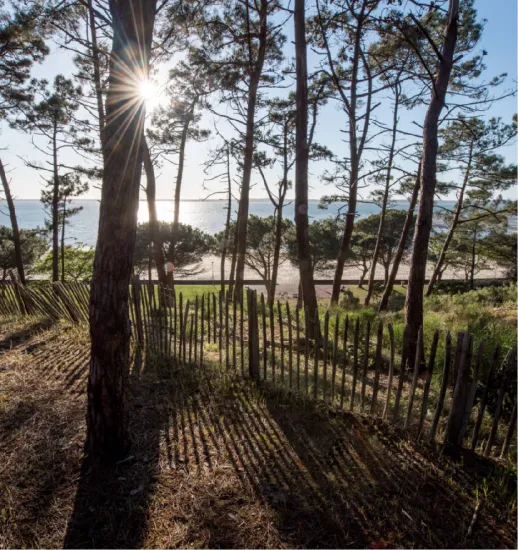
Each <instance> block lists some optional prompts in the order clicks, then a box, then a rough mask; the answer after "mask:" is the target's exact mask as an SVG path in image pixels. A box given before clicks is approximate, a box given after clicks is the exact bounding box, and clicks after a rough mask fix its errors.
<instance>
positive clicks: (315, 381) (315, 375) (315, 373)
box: [308, 309, 320, 399]
mask: <svg viewBox="0 0 518 550" xmlns="http://www.w3.org/2000/svg"><path fill="white" fill-rule="evenodd" d="M308 322H310V320H309V319H308ZM314 322H315V365H314V368H313V398H314V399H316V398H317V395H318V355H319V348H320V342H319V340H320V338H319V334H320V317H319V316H318V309H317V310H316V311H315V319H314Z"/></svg>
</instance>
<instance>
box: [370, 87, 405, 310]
mask: <svg viewBox="0 0 518 550" xmlns="http://www.w3.org/2000/svg"><path fill="white" fill-rule="evenodd" d="M398 107H399V84H397V85H396V86H395V98H394V117H393V121H392V139H391V142H390V150H389V158H388V162H387V174H386V177H385V190H384V194H383V201H382V203H381V213H380V223H379V227H378V235H377V236H376V245H375V246H374V253H373V255H372V264H371V265H372V267H371V272H370V275H369V285H368V287H367V294H366V295H365V305H366V306H368V305H369V303H370V300H371V297H372V291H373V290H374V277H375V275H376V266H377V264H378V257H379V254H380V250H381V240H382V238H383V230H384V228H385V216H386V213H387V204H388V198H389V192H390V178H391V176H392V164H393V162H394V150H395V148H396V138H397V126H398ZM385 272H387V269H385ZM385 279H387V280H388V276H387V275H386V274H385Z"/></svg>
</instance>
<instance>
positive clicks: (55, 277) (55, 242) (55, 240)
mask: <svg viewBox="0 0 518 550" xmlns="http://www.w3.org/2000/svg"><path fill="white" fill-rule="evenodd" d="M57 134H58V129H57V123H56V122H54V129H53V134H52V158H53V170H54V175H53V188H52V206H51V208H52V213H51V215H52V281H53V282H56V281H59V174H58V143H57Z"/></svg>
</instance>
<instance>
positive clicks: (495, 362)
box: [471, 344, 500, 451]
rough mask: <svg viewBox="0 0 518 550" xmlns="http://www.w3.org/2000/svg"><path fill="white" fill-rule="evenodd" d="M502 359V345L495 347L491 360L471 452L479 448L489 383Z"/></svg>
mask: <svg viewBox="0 0 518 550" xmlns="http://www.w3.org/2000/svg"><path fill="white" fill-rule="evenodd" d="M499 359H500V344H497V345H496V346H495V349H494V350H493V356H492V358H491V364H490V365H489V370H488V372H487V376H486V384H485V387H484V393H483V394H482V399H481V401H480V405H479V408H478V415H477V420H476V422H475V428H474V429H473V436H472V438H471V450H472V451H474V450H475V447H476V446H477V441H478V434H479V433H480V427H481V426H482V420H483V418H484V412H485V410H486V405H487V398H488V396H489V383H490V382H491V377H492V375H493V371H494V370H495V368H496V367H497V366H498V361H499Z"/></svg>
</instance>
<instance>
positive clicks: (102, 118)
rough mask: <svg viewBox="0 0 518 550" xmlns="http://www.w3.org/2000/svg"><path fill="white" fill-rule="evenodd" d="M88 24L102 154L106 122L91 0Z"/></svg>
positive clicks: (90, 0)
mask: <svg viewBox="0 0 518 550" xmlns="http://www.w3.org/2000/svg"><path fill="white" fill-rule="evenodd" d="M88 23H89V26H90V35H91V54H92V64H93V69H94V87H95V98H96V100H97V117H98V119H99V135H100V138H101V150H102V151H103V152H104V147H103V146H104V128H105V126H106V120H105V115H104V104H103V93H102V83H101V68H100V66H101V62H100V57H99V48H98V45H97V29H96V27H95V11H94V9H93V5H92V0H88Z"/></svg>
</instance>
